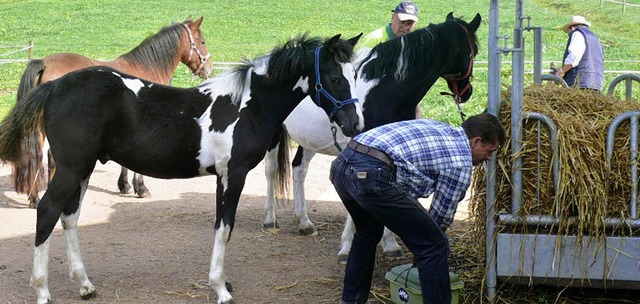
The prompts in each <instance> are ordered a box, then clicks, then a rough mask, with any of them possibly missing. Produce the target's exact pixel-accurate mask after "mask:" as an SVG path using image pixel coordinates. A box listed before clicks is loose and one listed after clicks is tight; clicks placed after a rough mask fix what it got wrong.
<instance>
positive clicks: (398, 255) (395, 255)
mask: <svg viewBox="0 0 640 304" xmlns="http://www.w3.org/2000/svg"><path fill="white" fill-rule="evenodd" d="M384 256H386V257H387V258H392V259H397V258H404V254H403V253H402V250H394V251H389V252H384Z"/></svg>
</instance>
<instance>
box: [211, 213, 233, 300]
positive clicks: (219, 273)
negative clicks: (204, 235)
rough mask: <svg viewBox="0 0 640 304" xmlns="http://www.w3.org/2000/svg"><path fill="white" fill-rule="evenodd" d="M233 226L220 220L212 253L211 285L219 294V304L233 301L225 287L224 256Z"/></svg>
mask: <svg viewBox="0 0 640 304" xmlns="http://www.w3.org/2000/svg"><path fill="white" fill-rule="evenodd" d="M230 233H231V226H229V225H228V224H226V223H225V222H224V219H221V220H220V227H218V229H216V232H215V238H214V241H213V251H212V252H211V268H210V269H209V285H210V286H211V288H213V289H214V290H215V291H216V294H218V303H223V302H224V303H226V302H227V301H230V300H231V299H233V297H232V296H231V294H230V293H229V291H228V290H227V287H226V285H225V280H226V276H225V274H224V256H225V252H226V250H227V242H228V241H229V234H230Z"/></svg>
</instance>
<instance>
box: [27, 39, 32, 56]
mask: <svg viewBox="0 0 640 304" xmlns="http://www.w3.org/2000/svg"><path fill="white" fill-rule="evenodd" d="M31 58H33V39H29V50H28V51H27V59H29V60H31Z"/></svg>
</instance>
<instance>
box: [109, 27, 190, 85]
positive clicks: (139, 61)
mask: <svg viewBox="0 0 640 304" xmlns="http://www.w3.org/2000/svg"><path fill="white" fill-rule="evenodd" d="M190 22H191V21H186V22H184V23H183V22H179V23H173V24H171V25H168V26H165V27H163V28H162V29H161V30H160V31H159V32H158V33H156V34H153V35H151V36H149V37H147V38H146V39H144V40H143V41H142V42H141V43H140V44H139V45H138V46H136V47H135V48H134V49H133V50H131V51H129V52H128V53H126V54H124V55H122V56H120V57H122V58H123V59H124V60H126V61H127V62H129V63H131V64H133V65H135V66H138V67H141V68H142V69H144V70H145V71H146V72H147V73H150V74H155V75H159V76H164V75H169V74H171V72H172V70H173V68H174V67H175V66H174V64H175V63H174V58H175V57H176V55H177V53H178V50H179V49H180V44H181V43H182V36H183V30H184V24H188V23H190ZM160 78H161V77H160Z"/></svg>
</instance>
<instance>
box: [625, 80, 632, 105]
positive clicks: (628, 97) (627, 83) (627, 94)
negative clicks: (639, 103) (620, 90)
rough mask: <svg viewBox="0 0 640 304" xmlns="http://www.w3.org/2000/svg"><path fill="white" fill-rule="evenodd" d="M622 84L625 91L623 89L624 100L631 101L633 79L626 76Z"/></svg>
mask: <svg viewBox="0 0 640 304" xmlns="http://www.w3.org/2000/svg"><path fill="white" fill-rule="evenodd" d="M624 85H625V87H624V88H625V91H624V93H625V94H624V97H625V100H627V101H631V99H633V79H631V78H627V79H625V80H624Z"/></svg>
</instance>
